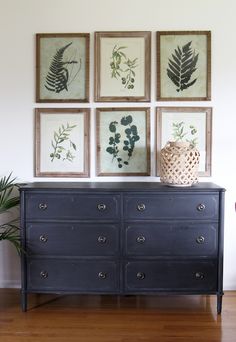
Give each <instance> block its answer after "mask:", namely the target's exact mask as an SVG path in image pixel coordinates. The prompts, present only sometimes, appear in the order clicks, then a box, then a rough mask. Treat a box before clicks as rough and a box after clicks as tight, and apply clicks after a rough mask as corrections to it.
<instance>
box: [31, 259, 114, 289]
mask: <svg viewBox="0 0 236 342" xmlns="http://www.w3.org/2000/svg"><path fill="white" fill-rule="evenodd" d="M118 278H119V267H118V265H117V264H116V263H115V262H112V261H90V260H84V261H81V260H80V261H78V260H72V259H70V260H59V259H31V260H29V261H28V265H27V284H28V289H29V290H35V291H36V290H42V291H81V292H93V291H94V292H103V291H104V292H116V291H118V289H119V281H118Z"/></svg>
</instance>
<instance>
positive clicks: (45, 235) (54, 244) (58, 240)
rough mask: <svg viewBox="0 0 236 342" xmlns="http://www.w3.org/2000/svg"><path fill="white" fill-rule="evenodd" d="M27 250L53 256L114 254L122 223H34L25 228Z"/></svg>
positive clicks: (30, 252) (31, 253)
mask: <svg viewBox="0 0 236 342" xmlns="http://www.w3.org/2000/svg"><path fill="white" fill-rule="evenodd" d="M26 241H27V253H28V254H30V255H54V256H89V255H90V256H114V255H117V254H118V249H119V226H118V225H115V224H111V223H104V224H101V223H97V224H95V223H79V224H78V223H76V224H71V223H31V224H27V227H26Z"/></svg>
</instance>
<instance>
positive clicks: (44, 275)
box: [40, 271, 48, 279]
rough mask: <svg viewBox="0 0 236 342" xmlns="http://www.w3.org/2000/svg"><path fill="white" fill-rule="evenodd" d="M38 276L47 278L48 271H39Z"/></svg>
mask: <svg viewBox="0 0 236 342" xmlns="http://www.w3.org/2000/svg"><path fill="white" fill-rule="evenodd" d="M40 277H41V278H43V279H45V278H47V277H48V272H47V271H41V272H40Z"/></svg>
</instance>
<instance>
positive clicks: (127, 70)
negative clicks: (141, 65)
mask: <svg viewBox="0 0 236 342" xmlns="http://www.w3.org/2000/svg"><path fill="white" fill-rule="evenodd" d="M124 49H127V46H120V47H119V46H117V45H115V46H114V48H113V50H112V56H111V62H110V67H111V78H116V79H117V80H121V83H122V85H123V87H124V88H127V89H133V88H134V83H135V76H136V74H135V71H134V69H135V68H136V67H137V66H138V64H137V61H138V58H134V59H133V60H132V59H130V58H128V57H127V56H126V54H125V53H124V51H122V50H124Z"/></svg>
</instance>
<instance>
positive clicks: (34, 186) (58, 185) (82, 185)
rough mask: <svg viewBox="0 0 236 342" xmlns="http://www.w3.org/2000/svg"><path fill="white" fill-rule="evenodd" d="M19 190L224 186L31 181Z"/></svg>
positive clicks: (214, 188)
mask: <svg viewBox="0 0 236 342" xmlns="http://www.w3.org/2000/svg"><path fill="white" fill-rule="evenodd" d="M19 186H20V190H21V191H22V190H24V191H27V190H30V191H31V190H63V189H66V190H94V191H96V190H103V191H104V190H107V191H109V190H110V191H161V192H179V191H181V192H183V191H187V192H189V191H190V192H192V191H193V192H195V191H219V190H221V191H224V188H222V187H220V186H218V185H216V184H214V183H210V182H201V183H197V184H194V185H192V186H181V187H178V186H177V187H175V186H168V185H165V184H163V183H161V182H33V183H26V184H20V185H19Z"/></svg>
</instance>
